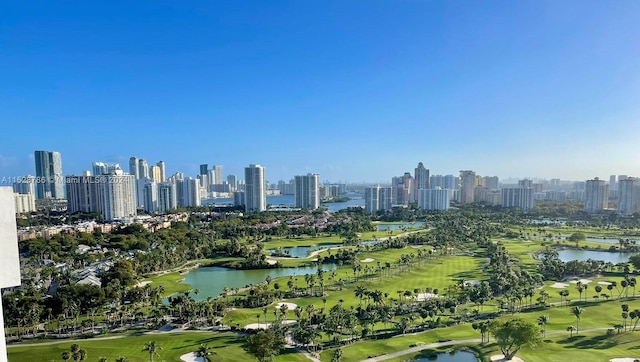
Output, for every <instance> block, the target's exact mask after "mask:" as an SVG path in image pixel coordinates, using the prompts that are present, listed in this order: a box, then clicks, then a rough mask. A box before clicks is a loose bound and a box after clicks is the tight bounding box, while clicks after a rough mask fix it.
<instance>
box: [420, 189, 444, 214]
mask: <svg viewBox="0 0 640 362" xmlns="http://www.w3.org/2000/svg"><path fill="white" fill-rule="evenodd" d="M450 198H451V193H450V191H449V190H444V189H440V188H437V189H420V190H419V191H418V208H419V209H421V210H437V211H445V210H448V209H449V204H450V202H451V200H450Z"/></svg>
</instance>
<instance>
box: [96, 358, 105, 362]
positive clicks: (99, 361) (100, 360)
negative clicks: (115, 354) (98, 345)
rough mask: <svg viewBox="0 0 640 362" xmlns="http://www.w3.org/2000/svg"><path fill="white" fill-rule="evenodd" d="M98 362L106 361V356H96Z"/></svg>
mask: <svg viewBox="0 0 640 362" xmlns="http://www.w3.org/2000/svg"><path fill="white" fill-rule="evenodd" d="M98 362H107V357H100V358H98Z"/></svg>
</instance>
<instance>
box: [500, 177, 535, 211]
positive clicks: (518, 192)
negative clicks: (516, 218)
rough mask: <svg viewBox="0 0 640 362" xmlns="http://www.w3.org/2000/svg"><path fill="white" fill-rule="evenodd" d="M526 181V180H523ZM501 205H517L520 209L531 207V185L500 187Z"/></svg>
mask: <svg viewBox="0 0 640 362" xmlns="http://www.w3.org/2000/svg"><path fill="white" fill-rule="evenodd" d="M525 181H528V180H525ZM502 207H518V208H520V210H522V211H529V210H531V209H533V188H532V187H507V188H503V189H502Z"/></svg>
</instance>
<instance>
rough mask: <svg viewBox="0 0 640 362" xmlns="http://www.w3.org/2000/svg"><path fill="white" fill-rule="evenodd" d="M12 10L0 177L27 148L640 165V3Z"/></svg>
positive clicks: (483, 168)
mask: <svg viewBox="0 0 640 362" xmlns="http://www.w3.org/2000/svg"><path fill="white" fill-rule="evenodd" d="M634 9H635V10H634ZM1 10H2V13H3V17H4V19H5V22H4V23H3V25H2V28H1V29H2V32H0V33H1V34H2V35H1V38H0V40H2V42H3V54H2V55H3V56H0V77H2V79H3V82H2V84H1V85H0V119H2V120H3V132H2V133H1V135H0V142H2V144H3V146H4V147H3V149H2V150H1V151H0V172H1V175H0V176H4V177H18V176H23V175H26V174H33V173H34V172H33V168H32V165H33V158H32V157H33V150H34V149H49V150H56V151H58V152H60V153H61V154H62V155H67V156H66V157H65V162H64V168H65V173H66V174H80V173H81V172H82V171H84V170H85V169H87V167H88V166H87V165H90V164H91V163H92V162H94V161H97V160H101V161H103V162H118V163H120V165H122V166H123V168H124V169H127V168H128V167H127V165H128V162H129V157H131V155H136V156H137V157H144V158H145V159H146V160H154V161H153V162H157V161H158V160H163V161H164V162H165V163H166V166H167V169H166V175H171V174H173V173H175V172H176V171H182V172H184V173H185V174H188V175H192V176H195V175H197V174H198V173H199V165H200V164H202V163H208V164H215V165H223V166H224V167H225V173H226V174H235V175H241V174H242V172H243V167H244V165H246V164H250V163H260V164H263V165H265V166H266V167H268V169H269V174H268V175H267V178H268V179H270V180H278V179H288V178H290V177H292V176H294V175H297V174H306V173H308V172H314V173H319V174H320V175H322V177H323V179H326V180H332V181H346V182H362V181H366V182H383V181H386V180H388V179H389V177H390V176H393V175H398V174H401V173H402V172H405V171H408V172H411V171H412V170H413V169H414V168H415V165H416V163H417V162H418V161H422V162H424V163H425V165H426V167H427V168H429V169H430V170H431V172H432V174H443V175H446V174H454V175H455V174H457V172H458V170H461V169H469V170H474V171H475V172H476V173H477V174H479V175H496V176H499V177H500V178H501V179H507V178H514V179H520V178H525V177H539V178H546V179H551V178H561V179H564V180H587V179H591V178H593V177H596V176H598V177H601V178H606V177H608V176H609V175H611V174H620V173H625V174H629V175H640V163H638V162H636V161H635V160H634V155H635V154H636V153H637V147H636V141H635V138H636V136H637V134H640V122H638V121H637V119H638V117H640V112H639V111H638V108H637V99H636V98H637V97H636V96H635V95H637V94H640V81H639V80H640V69H639V68H638V65H637V62H636V61H635V60H636V59H639V58H640V48H638V47H637V46H635V42H634V39H633V37H632V34H636V33H638V32H640V24H639V23H638V22H637V21H636V19H635V16H634V15H635V14H637V13H638V12H640V4H638V3H636V2H631V1H622V2H617V3H615V4H610V3H606V4H605V3H598V2H589V3H584V2H578V1H567V2H562V3H556V2H553V3H552V2H517V3H504V2H487V3H469V4H465V6H464V7H462V6H459V5H458V6H456V4H454V3H448V2H406V3H397V2H376V3H374V4H372V3H370V2H349V3H345V2H334V1H328V2H322V3H314V2H302V3H300V2H286V1H285V2H280V3H262V2H251V4H250V5H247V4H237V3H218V2H215V3H205V4H199V6H198V7H197V9H194V7H192V6H190V5H189V4H158V3H155V2H146V1H141V2H137V3H136V4H126V5H124V4H117V3H109V4H106V3H105V4H100V3H94V2H85V3H83V4H82V5H81V6H79V5H77V4H74V5H70V4H67V5H65V4H47V3H43V4H39V5H38V6H35V5H33V4H28V3H12V4H3V5H2V8H1ZM150 10H152V11H150ZM118 14H128V16H130V17H131V19H143V20H144V21H131V22H129V21H125V20H122V19H121V20H118V19H120V18H119V17H118V16H117V15H118ZM567 19H571V20H570V21H568V20H567ZM248 130H250V132H251V134H252V135H253V137H251V139H249V138H248V137H247V131H248ZM100 132H109V136H102V135H100ZM169 150H170V151H169ZM69 155H73V156H74V157H73V158H71V157H69ZM152 164H153V163H151V161H150V165H152Z"/></svg>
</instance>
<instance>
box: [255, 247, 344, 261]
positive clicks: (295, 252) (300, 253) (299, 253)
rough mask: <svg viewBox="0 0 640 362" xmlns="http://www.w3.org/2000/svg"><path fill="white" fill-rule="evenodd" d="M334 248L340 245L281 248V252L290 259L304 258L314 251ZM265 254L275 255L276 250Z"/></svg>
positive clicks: (269, 250) (270, 250)
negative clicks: (286, 254)
mask: <svg viewBox="0 0 640 362" xmlns="http://www.w3.org/2000/svg"><path fill="white" fill-rule="evenodd" d="M336 246H342V244H322V245H312V246H291V247H285V248H282V252H284V253H288V254H289V255H290V256H291V257H292V258H306V257H307V255H309V253H311V252H314V251H316V250H324V249H329V248H335V247H336ZM267 252H269V253H275V252H276V249H268V250H267Z"/></svg>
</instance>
